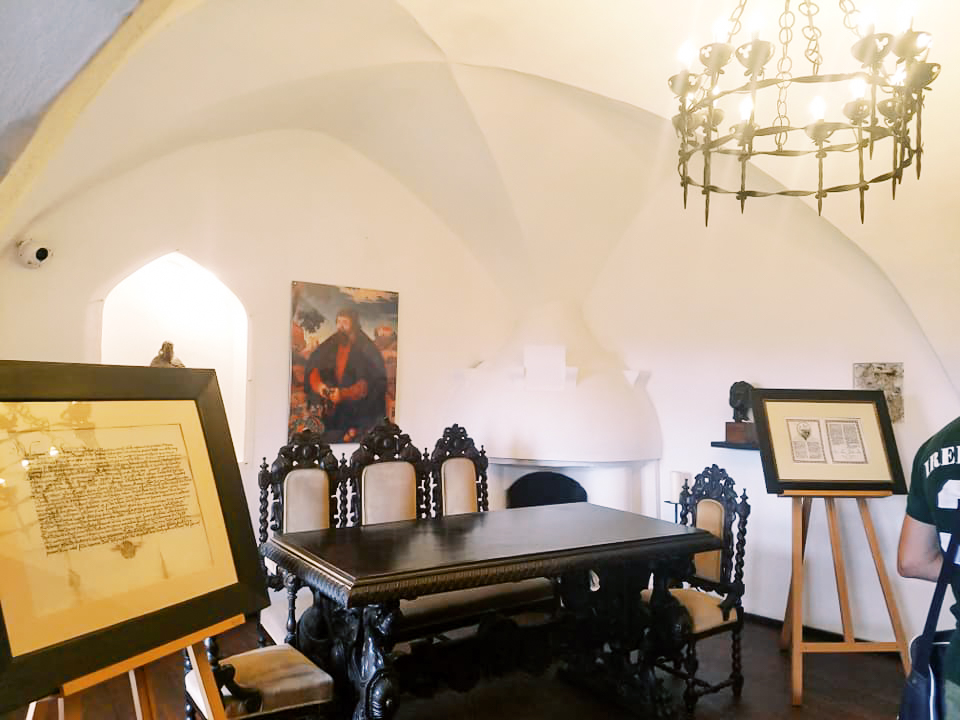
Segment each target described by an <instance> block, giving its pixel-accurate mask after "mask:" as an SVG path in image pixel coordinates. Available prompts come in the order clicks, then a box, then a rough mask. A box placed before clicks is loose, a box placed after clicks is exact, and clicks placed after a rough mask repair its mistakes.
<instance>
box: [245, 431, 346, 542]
mask: <svg viewBox="0 0 960 720" xmlns="http://www.w3.org/2000/svg"><path fill="white" fill-rule="evenodd" d="M340 484H341V472H340V464H339V463H338V462H337V458H336V457H335V456H334V454H333V452H332V451H331V450H330V446H329V445H327V444H326V443H325V442H323V440H321V439H320V434H319V433H312V432H300V433H294V434H293V436H292V437H291V439H290V442H289V443H288V444H286V445H284V446H283V447H281V448H280V450H279V451H277V458H276V460H274V461H273V463H272V464H271V465H270V467H269V468H268V467H267V459H266V458H264V459H263V463H262V464H261V465H260V476H259V485H260V537H259V540H260V542H261V543H265V542H266V541H267V529H268V527H269V529H270V530H272V531H273V532H275V533H280V532H296V531H299V530H316V529H320V528H326V527H337V526H339V525H342V524H343V519H344V518H345V517H346V498H345V497H344V494H343V493H342V492H341V491H340ZM268 511H269V518H268Z"/></svg>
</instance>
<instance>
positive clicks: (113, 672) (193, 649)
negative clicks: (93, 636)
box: [58, 615, 244, 720]
mask: <svg viewBox="0 0 960 720" xmlns="http://www.w3.org/2000/svg"><path fill="white" fill-rule="evenodd" d="M243 622H244V620H243V616H242V615H237V616H236V617H233V618H229V619H227V620H224V621H223V622H220V623H217V624H216V625H211V626H210V627H207V628H203V629H201V630H198V631H196V632H194V633H191V634H190V635H187V636H185V637H182V638H179V639H177V640H172V641H170V642H168V643H164V644H163V645H160V646H158V647H155V648H152V649H151V650H147V651H146V652H143V653H140V654H139V655H135V656H133V657H131V658H127V659H126V660H123V661H121V662H118V663H115V664H113V665H110V666H108V667H105V668H102V669H100V670H97V671H95V672H92V673H90V674H88V675H84V676H82V677H79V678H76V679H75V680H71V681H69V682H66V683H64V684H63V687H62V688H61V689H60V693H59V696H58V698H59V699H62V700H63V718H64V720H81V719H82V718H83V705H82V701H81V699H80V696H79V693H80V692H81V691H83V690H86V689H87V688H91V687H93V686H94V685H99V684H100V683H102V682H106V681H107V680H110V679H111V678H114V677H117V676H119V675H123V674H125V673H128V674H129V675H130V688H131V691H132V692H133V695H134V704H135V705H136V706H138V707H139V708H140V714H139V717H140V718H141V720H157V719H158V718H159V717H160V715H159V713H158V711H157V704H156V702H155V700H154V696H153V693H152V692H151V691H150V686H149V683H148V681H147V674H146V670H145V668H146V666H147V665H148V664H150V663H151V662H153V661H155V660H159V659H160V658H163V657H166V656H167V655H170V654H172V653H175V652H178V651H180V650H183V649H184V648H186V650H187V653H188V654H189V656H190V662H191V664H192V665H193V667H194V669H195V670H196V671H197V673H198V676H199V678H200V683H201V686H202V690H203V693H204V694H205V695H206V701H207V707H208V708H210V714H211V717H210V718H209V720H226V717H227V716H226V712H225V711H224V708H223V700H222V699H221V697H220V691H219V688H218V687H217V683H216V681H215V680H214V678H213V671H212V670H211V668H210V663H209V662H208V661H207V655H206V652H205V650H204V646H203V641H204V640H205V639H206V638H208V637H210V636H212V635H218V634H220V633H222V632H225V631H227V630H229V629H231V628H234V627H237V626H239V625H242V624H243Z"/></svg>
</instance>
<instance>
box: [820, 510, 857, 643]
mask: <svg viewBox="0 0 960 720" xmlns="http://www.w3.org/2000/svg"><path fill="white" fill-rule="evenodd" d="M823 501H824V503H826V505H827V526H828V527H829V528H830V549H831V550H833V573H834V575H835V577H836V579H837V597H838V598H839V600H840V622H841V624H842V626H843V640H844V642H848V643H852V642H853V641H854V637H853V619H852V617H851V612H850V593H848V592H847V568H846V565H845V564H844V561H843V541H842V539H841V537H840V526H839V523H838V522H837V505H836V500H835V499H834V498H832V497H828V498H824V499H823Z"/></svg>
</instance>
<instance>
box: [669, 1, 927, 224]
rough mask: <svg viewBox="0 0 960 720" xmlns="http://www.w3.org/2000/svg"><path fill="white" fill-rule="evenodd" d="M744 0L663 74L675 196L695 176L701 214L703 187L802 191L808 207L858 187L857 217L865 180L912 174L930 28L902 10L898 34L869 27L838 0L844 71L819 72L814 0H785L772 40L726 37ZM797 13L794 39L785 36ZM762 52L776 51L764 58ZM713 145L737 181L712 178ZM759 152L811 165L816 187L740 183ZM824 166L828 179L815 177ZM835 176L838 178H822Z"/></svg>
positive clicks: (743, 194) (707, 191) (749, 194)
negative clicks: (844, 37)
mask: <svg viewBox="0 0 960 720" xmlns="http://www.w3.org/2000/svg"><path fill="white" fill-rule="evenodd" d="M746 4H747V0H739V2H738V3H737V6H736V8H735V9H734V10H733V12H732V13H731V15H730V17H729V20H728V21H727V22H726V24H724V25H723V30H721V31H720V32H719V33H715V38H714V39H715V42H711V43H709V44H707V45H704V46H703V47H702V48H701V49H700V52H699V62H700V65H701V66H702V69H700V70H699V71H698V72H696V71H694V70H692V69H687V70H683V71H681V72H680V73H678V74H676V75H674V76H673V77H671V78H670V79H669V81H668V84H669V86H670V89H671V90H672V91H673V93H674V94H675V95H676V96H677V99H678V101H679V107H680V109H679V112H678V113H677V114H676V115H675V116H674V117H673V126H674V129H675V130H676V132H677V136H678V137H679V139H680V151H679V161H678V164H677V170H678V172H679V174H680V184H681V186H682V187H683V206H684V208H686V207H687V195H688V193H689V190H690V188H691V187H696V188H700V190H701V193H702V194H703V196H704V219H705V223H706V224H708V225H709V222H710V197H711V195H713V194H714V193H719V194H725V195H735V196H736V197H737V199H738V200H739V201H740V212H741V213H742V212H743V211H744V208H745V206H746V202H747V198H760V197H771V196H786V197H810V196H814V197H816V199H817V211H818V213H819V212H822V210H823V201H824V198H826V197H827V196H828V195H832V194H836V193H842V192H849V191H854V190H855V191H857V192H858V193H859V195H860V222H861V223H862V222H863V221H864V206H865V195H866V191H867V190H869V189H870V186H871V185H875V184H877V183H884V182H889V183H890V186H891V192H892V195H893V197H894V199H895V198H896V193H897V185H898V184H899V183H900V182H901V181H902V180H903V175H904V170H905V169H906V168H908V167H910V166H911V165H915V166H916V171H917V177H918V178H919V177H920V167H921V156H922V154H923V144H922V135H921V131H922V122H921V112H922V110H923V103H924V92H925V91H929V90H930V85H931V83H933V81H934V80H936V78H937V75H939V73H940V65H939V64H937V63H931V62H927V55H928V53H929V51H930V46H931V42H932V39H933V38H932V36H931V35H930V34H929V33H926V32H921V31H917V30H914V29H913V27H912V22H911V27H910V28H909V29H908V30H906V31H905V32H903V33H901V34H900V35H893V34H890V33H884V32H875V30H874V27H873V26H872V25H866V24H864V23H863V22H862V20H863V16H862V14H861V13H860V11H859V10H857V9H856V7H855V6H854V4H853V2H852V1H851V0H840V1H839V7H840V12H841V13H842V20H843V29H842V30H841V31H842V32H844V33H846V32H850V33H851V34H852V35H853V36H854V37H855V42H854V43H853V45H852V47H851V52H850V58H847V59H846V63H847V67H846V68H845V69H844V71H840V70H841V69H842V68H837V69H838V72H834V73H829V74H826V73H821V72H820V68H821V65H822V63H823V61H824V58H823V55H822V53H821V43H820V41H821V37H822V33H821V31H820V28H819V27H818V26H817V24H816V16H817V15H818V14H819V12H820V9H819V7H818V6H817V5H816V3H814V2H812V1H811V0H804V1H803V2H800V3H795V5H796V8H797V12H796V13H795V12H794V11H793V10H791V3H790V0H786V1H785V2H784V6H783V12H782V13H781V14H780V17H779V33H778V36H777V42H776V43H774V42H770V41H767V40H761V39H760V37H759V33H754V34H753V37H752V39H750V40H748V41H746V42H742V43H738V42H737V41H736V37H737V35H738V34H739V33H740V32H741V30H742V29H743V23H742V17H743V14H744V11H745V8H746ZM798 22H799V23H800V33H801V34H802V37H803V40H802V41H801V40H800V39H799V38H797V42H794V27H795V26H796V25H797V23H798ZM838 25H839V23H838ZM717 35H719V38H718V37H717ZM724 35H725V36H726V39H725V41H724V40H723V37H724ZM791 44H793V45H794V47H795V48H796V46H802V53H803V58H804V60H805V61H806V62H807V63H809V66H810V68H811V70H810V72H809V74H806V75H799V74H798V75H795V74H794V62H793V59H792V57H791ZM797 52H798V53H799V50H798V51H797ZM774 57H777V58H778V59H777V61H776V63H775V64H774V63H772V61H773V59H774ZM734 60H735V61H736V62H734ZM772 65H775V69H774V67H773V66H772ZM741 78H742V79H741ZM738 83H739V84H738ZM798 95H799V96H800V98H799V99H800V103H797V96H798ZM811 95H812V99H811V98H810V96H811ZM805 99H809V103H807V104H808V107H809V111H807V110H806V109H805V108H804V112H808V113H809V115H808V117H809V122H807V123H806V124H802V125H800V124H798V125H794V123H793V122H792V121H791V118H790V114H789V113H790V112H791V111H793V112H794V115H795V116H798V115H799V114H800V113H798V112H796V110H797V105H798V104H800V105H801V106H802V105H803V104H805V103H804V102H803V101H804V100H805ZM828 108H829V110H828ZM737 109H739V115H740V120H739V122H735V123H731V122H730V120H729V119H728V118H730V117H731V116H732V114H733V112H735V111H736V110H737ZM761 117H764V118H768V119H767V120H761ZM716 155H725V156H729V157H730V158H732V159H735V160H736V161H738V162H739V165H740V186H739V187H724V186H723V185H722V184H715V182H714V179H713V177H712V173H713V171H714V169H715V168H714V163H715V156H716ZM766 158H781V159H782V158H788V159H790V162H791V163H792V164H796V165H799V166H800V168H799V169H800V170H801V171H803V172H805V171H806V170H807V169H808V167H809V170H810V185H811V186H812V185H813V179H814V175H813V173H814V172H815V173H816V175H815V177H816V188H815V189H784V190H765V189H758V188H756V187H751V186H750V183H749V177H748V175H749V173H748V164H749V163H750V162H751V161H753V160H759V161H760V163H764V164H765V163H771V164H770V165H769V167H770V168H771V169H773V167H774V164H775V163H774V161H768V160H766ZM813 160H815V161H816V169H815V170H814V165H813V162H812V161H813ZM764 167H768V165H764ZM777 167H778V168H779V167H780V166H779V165H777ZM868 168H869V170H870V171H875V170H881V171H882V172H880V173H879V174H877V175H875V176H873V177H869V178H868V176H869V175H873V172H869V173H868ZM825 174H826V175H827V177H828V179H829V180H830V182H827V181H825ZM695 175H696V176H697V177H695ZM698 178H699V179H698ZM835 179H840V180H842V181H843V182H840V183H839V184H831V183H832V182H833V180H835ZM734 182H735V181H732V182H731V183H730V185H733V183H734Z"/></svg>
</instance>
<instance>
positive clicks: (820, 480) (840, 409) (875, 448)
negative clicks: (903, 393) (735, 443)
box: [753, 388, 907, 494]
mask: <svg viewBox="0 0 960 720" xmlns="http://www.w3.org/2000/svg"><path fill="white" fill-rule="evenodd" d="M753 415H754V420H755V421H756V424H757V441H758V444H759V446H760V457H761V460H762V462H763V474H764V477H765V479H766V484H767V492H770V493H776V494H790V492H791V491H823V492H825V493H831V494H832V493H834V492H844V491H858V492H862V491H871V492H888V493H893V494H905V493H906V492H907V488H906V483H905V482H904V477H903V468H902V467H901V465H900V456H899V454H898V453H897V445H896V441H895V440H894V436H893V426H892V424H891V422H890V414H889V411H888V409H887V403H886V399H885V398H884V395H883V391H882V390H770V389H762V388H755V389H754V391H753Z"/></svg>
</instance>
